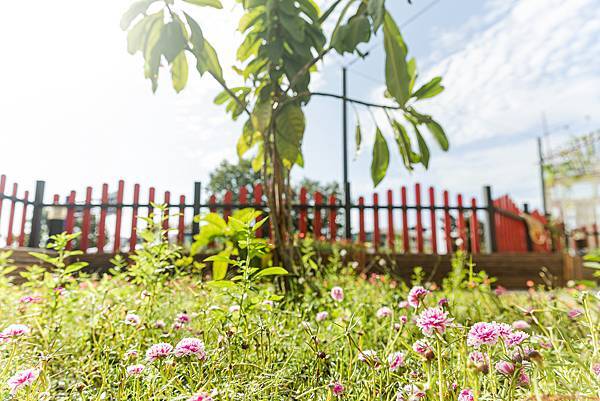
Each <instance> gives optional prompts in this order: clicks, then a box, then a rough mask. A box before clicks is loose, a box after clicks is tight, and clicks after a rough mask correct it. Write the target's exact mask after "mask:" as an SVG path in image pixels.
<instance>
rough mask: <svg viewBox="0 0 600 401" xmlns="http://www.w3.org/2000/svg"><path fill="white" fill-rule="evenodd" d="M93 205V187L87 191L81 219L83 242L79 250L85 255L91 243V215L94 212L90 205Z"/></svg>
mask: <svg viewBox="0 0 600 401" xmlns="http://www.w3.org/2000/svg"><path fill="white" fill-rule="evenodd" d="M91 203H92V187H87V188H86V189H85V205H84V207H83V217H82V218H81V237H80V238H81V241H80V242H79V248H80V250H81V251H83V252H84V253H85V252H86V251H87V249H88V247H89V243H90V239H89V237H90V226H91V214H92V210H91V208H90V204H91Z"/></svg>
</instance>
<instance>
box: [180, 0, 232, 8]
mask: <svg viewBox="0 0 600 401" xmlns="http://www.w3.org/2000/svg"><path fill="white" fill-rule="evenodd" d="M183 1H185V2H186V3H190V4H195V5H197V6H209V7H214V8H223V5H222V4H221V1H220V0H183Z"/></svg>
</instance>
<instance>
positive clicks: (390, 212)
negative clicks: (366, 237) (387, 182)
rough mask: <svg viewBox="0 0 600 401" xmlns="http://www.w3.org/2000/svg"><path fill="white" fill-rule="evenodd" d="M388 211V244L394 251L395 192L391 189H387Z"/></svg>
mask: <svg viewBox="0 0 600 401" xmlns="http://www.w3.org/2000/svg"><path fill="white" fill-rule="evenodd" d="M387 204H388V208H387V213H388V222H387V225H388V226H387V245H388V247H389V248H390V249H391V250H392V252H393V251H394V236H395V234H394V209H393V208H392V207H393V206H394V194H393V192H392V190H391V189H388V191H387Z"/></svg>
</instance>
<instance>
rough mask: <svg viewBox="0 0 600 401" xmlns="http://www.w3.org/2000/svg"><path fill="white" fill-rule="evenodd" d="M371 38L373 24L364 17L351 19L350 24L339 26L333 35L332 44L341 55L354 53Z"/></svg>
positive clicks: (359, 16)
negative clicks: (357, 47)
mask: <svg viewBox="0 0 600 401" xmlns="http://www.w3.org/2000/svg"><path fill="white" fill-rule="evenodd" d="M370 38H371V24H370V23H369V19H368V18H367V17H366V16H364V15H358V16H354V17H352V18H350V19H349V20H348V23H346V24H345V25H341V26H339V27H338V28H337V29H336V30H335V31H334V32H333V34H332V38H331V42H332V45H333V47H334V48H335V50H336V51H337V52H338V53H339V54H344V52H348V53H353V52H354V51H355V50H356V46H358V45H359V44H360V43H366V42H368V41H369V39H370Z"/></svg>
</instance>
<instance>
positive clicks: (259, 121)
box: [250, 98, 273, 133]
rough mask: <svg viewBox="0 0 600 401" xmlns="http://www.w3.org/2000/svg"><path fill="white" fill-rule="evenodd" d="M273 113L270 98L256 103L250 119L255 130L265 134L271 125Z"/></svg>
mask: <svg viewBox="0 0 600 401" xmlns="http://www.w3.org/2000/svg"><path fill="white" fill-rule="evenodd" d="M272 112H273V110H272V109H271V102H270V99H269V98H267V99H265V100H259V101H258V102H256V104H255V105H254V109H253V110H252V115H251V116H250V118H251V120H252V125H254V128H255V129H256V130H257V131H259V132H260V133H264V132H265V131H266V130H267V128H268V127H269V124H270V123H271V113H272Z"/></svg>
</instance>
